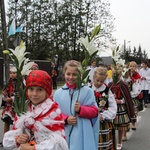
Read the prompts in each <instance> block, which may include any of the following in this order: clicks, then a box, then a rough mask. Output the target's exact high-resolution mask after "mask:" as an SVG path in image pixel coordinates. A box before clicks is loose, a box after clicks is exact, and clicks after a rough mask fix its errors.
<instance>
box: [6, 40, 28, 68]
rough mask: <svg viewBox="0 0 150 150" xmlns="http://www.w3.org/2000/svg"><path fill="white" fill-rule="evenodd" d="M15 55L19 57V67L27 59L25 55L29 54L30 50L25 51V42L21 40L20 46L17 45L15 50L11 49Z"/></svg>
mask: <svg viewBox="0 0 150 150" xmlns="http://www.w3.org/2000/svg"><path fill="white" fill-rule="evenodd" d="M9 50H10V51H11V52H12V54H13V55H15V56H16V57H17V59H18V62H19V67H20V65H21V63H22V62H23V61H24V60H25V59H26V58H25V55H26V54H28V53H29V52H25V50H26V46H25V43H24V42H21V44H20V46H17V47H16V48H15V50H13V49H9Z"/></svg>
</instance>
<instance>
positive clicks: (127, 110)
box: [109, 80, 135, 131]
mask: <svg viewBox="0 0 150 150" xmlns="http://www.w3.org/2000/svg"><path fill="white" fill-rule="evenodd" d="M109 87H110V89H111V90H112V92H113V94H114V95H115V99H118V100H120V104H117V115H116V117H115V119H114V126H115V129H116V130H124V131H127V130H128V129H129V123H130V122H131V120H132V119H135V113H134V105H133V102H132V98H131V94H130V91H129V89H128V86H127V85H126V84H125V83H124V82H123V81H122V80H120V81H118V83H117V84H116V85H114V84H113V83H110V84H109Z"/></svg>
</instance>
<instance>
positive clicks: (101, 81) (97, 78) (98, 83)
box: [94, 74, 106, 88]
mask: <svg viewBox="0 0 150 150" xmlns="http://www.w3.org/2000/svg"><path fill="white" fill-rule="evenodd" d="M105 79H106V77H105V76H103V75H98V74H96V75H95V77H94V86H95V87H96V88H100V87H101V86H102V85H103V84H104V81H105Z"/></svg>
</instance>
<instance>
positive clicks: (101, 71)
mask: <svg viewBox="0 0 150 150" xmlns="http://www.w3.org/2000/svg"><path fill="white" fill-rule="evenodd" d="M96 75H100V76H103V77H105V78H106V77H107V68H106V67H97V68H96V70H95V72H94V76H93V77H95V76H96Z"/></svg>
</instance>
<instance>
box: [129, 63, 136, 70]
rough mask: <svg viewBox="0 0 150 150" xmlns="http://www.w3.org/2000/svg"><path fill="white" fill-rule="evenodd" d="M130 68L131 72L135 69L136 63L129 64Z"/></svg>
mask: <svg viewBox="0 0 150 150" xmlns="http://www.w3.org/2000/svg"><path fill="white" fill-rule="evenodd" d="M130 70H131V72H133V71H136V65H135V64H130Z"/></svg>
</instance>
